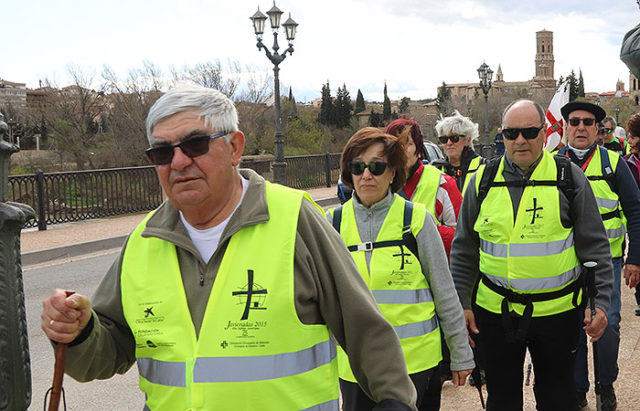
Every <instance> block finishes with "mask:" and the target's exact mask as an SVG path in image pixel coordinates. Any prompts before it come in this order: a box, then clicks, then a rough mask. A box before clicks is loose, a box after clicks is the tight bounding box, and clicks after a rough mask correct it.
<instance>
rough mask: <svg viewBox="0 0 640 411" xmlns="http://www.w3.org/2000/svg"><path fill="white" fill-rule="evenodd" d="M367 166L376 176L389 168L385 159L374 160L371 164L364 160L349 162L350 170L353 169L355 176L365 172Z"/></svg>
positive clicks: (352, 172)
mask: <svg viewBox="0 0 640 411" xmlns="http://www.w3.org/2000/svg"><path fill="white" fill-rule="evenodd" d="M366 168H368V169H369V172H370V173H371V174H373V175H374V176H379V175H382V173H384V170H386V169H387V163H385V162H384V161H372V162H370V163H369V164H365V163H364V162H363V161H355V160H354V161H352V162H351V163H350V164H349V171H351V174H353V175H354V176H359V175H360V174H362V173H364V170H365V169H366Z"/></svg>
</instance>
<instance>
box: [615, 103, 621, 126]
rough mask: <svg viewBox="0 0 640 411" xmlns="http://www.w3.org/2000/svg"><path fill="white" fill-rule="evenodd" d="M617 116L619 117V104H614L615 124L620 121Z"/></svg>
mask: <svg viewBox="0 0 640 411" xmlns="http://www.w3.org/2000/svg"><path fill="white" fill-rule="evenodd" d="M619 117H620V104H616V124H619V123H620V120H619Z"/></svg>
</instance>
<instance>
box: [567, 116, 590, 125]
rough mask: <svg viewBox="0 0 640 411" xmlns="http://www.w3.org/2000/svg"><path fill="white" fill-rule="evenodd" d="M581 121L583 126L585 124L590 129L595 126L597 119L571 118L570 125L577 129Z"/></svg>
mask: <svg viewBox="0 0 640 411" xmlns="http://www.w3.org/2000/svg"><path fill="white" fill-rule="evenodd" d="M581 121H582V124H584V125H585V126H587V127H590V126H592V125H594V124H595V122H596V119H595V118H580V117H571V118H570V119H569V125H570V126H573V127H577V126H578V125H579V124H580V122H581Z"/></svg>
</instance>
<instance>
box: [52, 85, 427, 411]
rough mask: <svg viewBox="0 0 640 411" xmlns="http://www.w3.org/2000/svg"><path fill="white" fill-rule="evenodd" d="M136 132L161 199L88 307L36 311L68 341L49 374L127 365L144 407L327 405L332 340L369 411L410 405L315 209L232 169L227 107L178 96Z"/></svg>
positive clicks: (92, 372)
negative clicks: (58, 367)
mask: <svg viewBox="0 0 640 411" xmlns="http://www.w3.org/2000/svg"><path fill="white" fill-rule="evenodd" d="M147 137H148V139H149V144H150V148H148V149H147V150H146V153H147V155H148V157H149V159H150V160H151V162H152V163H153V164H154V165H155V167H156V172H157V174H158V179H159V180H160V184H161V185H162V187H163V189H164V191H165V193H166V195H167V198H168V200H167V201H165V202H164V203H163V204H162V205H161V206H160V207H158V209H156V210H155V211H153V212H151V213H149V215H148V216H147V217H146V218H144V219H143V221H142V222H141V223H140V224H139V225H138V227H136V228H135V230H134V231H133V232H132V233H131V235H130V236H129V238H128V239H127V243H126V245H125V246H124V248H123V250H122V252H121V254H120V256H119V257H118V258H117V260H116V261H115V262H114V264H113V265H112V267H111V268H110V270H109V271H108V273H107V274H106V276H105V277H104V279H103V280H102V283H101V284H100V286H99V287H98V289H97V290H96V292H95V294H94V296H93V299H92V303H91V304H90V302H89V299H88V298H87V297H85V296H83V295H81V294H79V293H77V294H74V295H72V296H69V297H67V296H66V295H65V292H64V291H63V290H55V291H54V292H53V294H52V295H51V296H50V297H49V298H48V299H47V300H45V301H44V303H43V311H42V315H41V319H42V329H43V330H44V332H45V334H46V335H47V337H49V338H50V339H51V340H53V341H55V342H60V343H69V352H68V356H67V361H66V363H65V372H67V373H68V374H69V375H71V376H72V377H73V378H75V379H77V380H79V381H90V380H93V379H106V378H110V377H111V376H113V375H114V374H116V373H119V374H122V373H124V372H126V371H127V370H128V369H129V368H130V367H131V366H132V365H133V364H134V363H137V366H138V371H139V374H140V389H141V390H142V391H143V392H144V393H145V405H144V409H145V410H178V409H180V410H184V409H191V410H214V409H215V410H258V409H259V410H272V411H279V410H302V409H304V410H318V411H320V410H337V409H338V405H339V400H338V397H339V390H338V371H337V359H336V349H335V346H334V344H333V341H332V336H333V338H335V340H337V341H338V343H339V344H340V345H341V346H342V347H343V348H344V349H345V351H346V353H347V354H348V356H349V359H350V365H351V368H352V370H353V372H354V375H355V376H356V378H357V380H358V382H359V383H360V386H361V387H362V390H363V391H364V392H365V393H366V394H367V395H368V396H369V397H371V399H372V400H373V402H374V403H376V407H375V408H374V409H380V410H382V409H384V410H411V409H413V410H415V401H416V392H415V389H414V388H413V384H412V383H411V380H410V379H409V377H408V375H407V370H406V366H405V361H404V358H403V354H402V350H401V347H400V343H399V341H398V337H397V335H396V332H395V331H394V328H393V327H392V326H391V325H390V324H389V323H388V322H387V321H386V320H385V318H384V317H383V316H382V314H381V313H380V310H379V309H378V308H377V305H376V302H375V300H374V299H373V297H372V295H371V293H370V292H369V289H368V286H367V284H366V283H365V282H364V280H363V279H362V277H361V276H360V274H359V272H358V268H357V267H356V265H355V263H354V261H353V259H352V258H351V256H350V254H349V252H348V251H347V248H346V247H345V245H344V242H343V241H342V239H341V238H340V236H339V235H338V233H337V232H336V231H335V230H334V229H333V227H332V226H331V225H330V224H329V223H328V222H327V221H326V220H325V217H324V214H323V212H322V210H321V209H319V207H318V206H317V205H316V204H315V203H314V202H313V201H312V200H311V198H310V197H309V195H308V194H307V193H304V192H302V191H297V190H293V189H290V188H287V187H283V186H279V185H277V184H271V183H269V182H267V181H265V180H264V179H263V178H262V177H260V176H259V175H258V174H256V173H255V172H253V171H251V170H243V169H240V170H239V169H238V168H237V167H238V164H239V162H240V156H241V155H242V150H243V148H244V141H245V137H244V134H243V133H242V132H241V131H239V130H238V118H237V112H236V108H235V106H234V104H233V102H232V101H231V100H230V99H229V98H227V97H226V96H225V95H223V94H222V93H220V92H218V91H216V90H213V89H208V88H204V87H200V86H196V85H181V86H178V87H176V88H174V89H172V90H170V91H169V92H167V93H166V94H164V95H163V96H162V97H160V99H159V100H158V101H157V102H156V103H155V104H154V105H153V107H152V108H151V110H150V112H149V115H148V117H147ZM140 408H142V405H140Z"/></svg>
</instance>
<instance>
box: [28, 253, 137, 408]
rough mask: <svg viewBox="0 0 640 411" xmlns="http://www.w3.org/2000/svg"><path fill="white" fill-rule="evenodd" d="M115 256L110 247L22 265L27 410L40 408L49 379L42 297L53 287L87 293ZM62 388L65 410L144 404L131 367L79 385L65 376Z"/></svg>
mask: <svg viewBox="0 0 640 411" xmlns="http://www.w3.org/2000/svg"><path fill="white" fill-rule="evenodd" d="M116 255H117V250H114V251H110V252H104V253H101V254H99V255H91V256H86V257H83V258H81V259H75V260H74V261H64V262H63V263H60V262H58V263H54V264H50V265H47V266H38V267H26V268H25V271H24V287H25V295H26V302H25V304H26V310H27V325H28V330H29V348H30V352H31V376H32V399H31V407H29V410H42V409H43V401H44V396H45V393H46V391H47V389H48V388H49V387H50V386H51V380H52V378H53V362H54V361H53V349H52V348H51V345H50V344H49V340H48V339H47V338H46V337H45V335H44V333H43V332H42V330H41V329H40V312H41V311H42V300H44V299H45V298H46V297H47V296H48V295H49V294H50V293H51V290H53V288H55V287H60V288H64V289H68V290H75V291H77V292H79V293H82V294H85V295H89V296H90V295H91V294H92V293H93V291H94V290H95V288H96V287H97V286H98V284H99V282H100V279H101V278H102V276H103V275H104V273H105V272H106V270H107V269H108V267H109V266H110V265H111V263H112V262H113V260H114V259H115V257H116ZM64 387H65V390H66V397H67V409H68V410H69V411H73V410H89V411H91V410H96V411H98V410H100V411H103V410H140V409H142V407H143V406H144V396H143V394H141V393H140V390H139V389H138V373H137V370H136V369H135V367H134V368H132V369H131V370H129V372H128V373H127V374H125V375H124V376H116V377H114V378H112V379H109V380H107V381H94V382H90V383H83V384H80V383H78V382H76V381H74V380H73V379H72V378H71V377H69V376H65V379H64ZM60 409H62V405H61V406H60Z"/></svg>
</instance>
